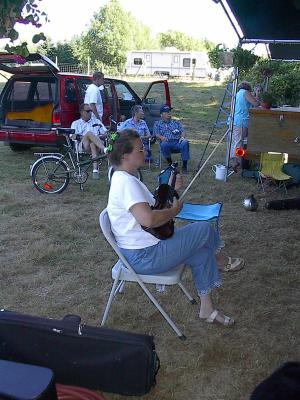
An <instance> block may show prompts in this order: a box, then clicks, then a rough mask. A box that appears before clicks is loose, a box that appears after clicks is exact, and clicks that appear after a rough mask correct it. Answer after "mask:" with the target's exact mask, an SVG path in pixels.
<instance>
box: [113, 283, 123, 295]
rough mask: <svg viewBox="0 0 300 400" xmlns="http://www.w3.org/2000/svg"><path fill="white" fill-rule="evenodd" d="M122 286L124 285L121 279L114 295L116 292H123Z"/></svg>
mask: <svg viewBox="0 0 300 400" xmlns="http://www.w3.org/2000/svg"><path fill="white" fill-rule="evenodd" d="M124 286H125V281H121V282H120V283H119V285H118V287H117V289H116V293H115V296H116V295H117V294H118V293H123V289H124Z"/></svg>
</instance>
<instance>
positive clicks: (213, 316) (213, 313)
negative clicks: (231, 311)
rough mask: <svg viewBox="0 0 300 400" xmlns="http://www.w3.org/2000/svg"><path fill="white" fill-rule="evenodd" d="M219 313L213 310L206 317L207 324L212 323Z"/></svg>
mask: <svg viewBox="0 0 300 400" xmlns="http://www.w3.org/2000/svg"><path fill="white" fill-rule="evenodd" d="M218 314H219V311H218V310H214V311H213V312H212V313H211V314H210V316H209V317H207V318H206V320H205V321H206V322H208V323H209V324H212V323H213V322H214V320H215V319H216V318H217V315H218Z"/></svg>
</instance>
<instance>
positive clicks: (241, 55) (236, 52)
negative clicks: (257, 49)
mask: <svg viewBox="0 0 300 400" xmlns="http://www.w3.org/2000/svg"><path fill="white" fill-rule="evenodd" d="M231 52H232V53H233V66H234V67H236V68H238V69H239V72H246V71H249V70H250V69H251V68H252V67H253V66H254V65H255V63H256V62H257V61H258V60H259V57H258V56H257V55H255V54H253V53H252V51H250V50H245V49H243V48H242V47H241V46H238V47H236V48H235V49H232V50H231Z"/></svg>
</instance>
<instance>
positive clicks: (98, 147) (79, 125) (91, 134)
mask: <svg viewBox="0 0 300 400" xmlns="http://www.w3.org/2000/svg"><path fill="white" fill-rule="evenodd" d="M79 111H80V116H81V118H80V119H77V120H76V121H73V122H72V125H71V129H75V133H76V134H77V135H80V136H82V140H81V143H82V145H83V148H84V149H85V150H87V151H88V152H90V153H91V154H92V158H96V157H97V156H98V154H99V153H100V152H103V151H104V144H103V143H102V141H101V139H100V137H99V135H104V134H105V133H106V131H107V129H106V128H105V126H104V125H103V124H102V122H101V121H100V120H99V119H97V118H95V117H94V116H93V115H92V110H91V108H90V105H89V104H81V105H80V107H79ZM93 179H99V169H98V162H97V161H95V162H93Z"/></svg>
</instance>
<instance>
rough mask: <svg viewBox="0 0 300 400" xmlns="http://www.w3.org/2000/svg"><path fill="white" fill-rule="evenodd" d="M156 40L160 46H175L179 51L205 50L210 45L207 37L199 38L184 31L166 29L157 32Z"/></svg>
mask: <svg viewBox="0 0 300 400" xmlns="http://www.w3.org/2000/svg"><path fill="white" fill-rule="evenodd" d="M158 41H159V44H160V47H161V48H166V47H176V49H178V50H181V51H192V50H194V51H207V50H208V48H209V47H210V46H211V45H212V42H209V41H208V40H207V39H203V40H199V39H195V38H193V37H192V36H189V35H186V34H185V33H182V32H178V31H172V30H168V31H167V32H164V33H159V34H158Z"/></svg>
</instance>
